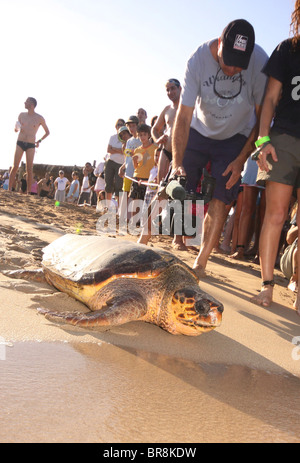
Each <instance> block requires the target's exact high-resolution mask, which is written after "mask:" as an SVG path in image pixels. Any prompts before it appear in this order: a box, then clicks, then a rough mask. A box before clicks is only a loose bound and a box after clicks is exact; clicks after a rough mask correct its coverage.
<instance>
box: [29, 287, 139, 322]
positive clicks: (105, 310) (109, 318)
mask: <svg viewBox="0 0 300 463" xmlns="http://www.w3.org/2000/svg"><path fill="white" fill-rule="evenodd" d="M37 310H38V312H40V313H42V314H43V315H45V317H46V318H47V319H49V320H51V321H55V322H64V323H68V324H70V325H76V326H82V327H96V326H114V325H123V324H124V323H127V322H130V321H134V320H138V319H140V318H141V317H143V316H144V315H145V314H146V312H147V303H146V301H145V299H144V297H143V296H142V295H141V294H139V293H135V292H131V293H130V295H128V294H123V295H122V296H117V297H114V298H112V299H111V300H110V301H108V302H107V305H105V306H103V307H102V308H101V309H100V310H96V311H94V312H88V313H78V312H73V313H72V312H53V311H50V310H47V309H37Z"/></svg>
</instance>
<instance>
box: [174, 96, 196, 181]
mask: <svg viewBox="0 0 300 463" xmlns="http://www.w3.org/2000/svg"><path fill="white" fill-rule="evenodd" d="M193 112H194V108H192V107H190V106H185V105H183V104H181V105H180V106H179V108H178V111H177V115H176V119H175V124H174V129H173V137H172V156H173V169H172V174H171V176H172V175H173V174H177V175H178V174H179V175H184V174H185V172H184V169H183V167H182V162H183V157H184V152H185V149H186V146H187V142H188V139H189V133H190V125H191V121H192V117H193Z"/></svg>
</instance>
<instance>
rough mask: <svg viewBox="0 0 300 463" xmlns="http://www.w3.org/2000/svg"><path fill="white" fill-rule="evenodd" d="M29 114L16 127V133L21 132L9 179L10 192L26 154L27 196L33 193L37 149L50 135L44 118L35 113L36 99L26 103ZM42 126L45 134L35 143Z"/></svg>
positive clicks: (22, 114) (19, 119)
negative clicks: (34, 160)
mask: <svg viewBox="0 0 300 463" xmlns="http://www.w3.org/2000/svg"><path fill="white" fill-rule="evenodd" d="M24 104H25V108H26V109H27V113H21V114H20V115H19V118H18V121H17V123H16V126H15V132H18V131H20V133H19V136H18V140H17V147H16V151H15V156H14V163H13V166H12V171H11V175H10V179H9V188H8V189H9V191H12V189H13V188H15V186H16V173H17V170H18V167H19V164H20V162H21V159H22V156H23V153H24V151H25V153H26V174H27V194H30V192H31V185H32V180H33V159H34V153H35V148H38V147H39V145H40V143H41V142H42V141H43V140H45V138H46V137H48V135H49V134H50V132H49V129H48V127H47V125H46V122H45V119H44V118H43V116H40V115H39V114H37V113H36V112H35V107H36V105H37V101H36V99H35V98H32V97H29V98H27V100H26V101H25V103H24ZM40 126H42V127H43V129H44V131H45V134H44V135H43V136H42V138H40V139H39V140H38V141H37V142H36V141H35V137H36V133H37V131H38V129H39V127H40Z"/></svg>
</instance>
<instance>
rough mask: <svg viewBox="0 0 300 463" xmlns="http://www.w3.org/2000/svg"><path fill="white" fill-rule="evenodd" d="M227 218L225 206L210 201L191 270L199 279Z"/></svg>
mask: <svg viewBox="0 0 300 463" xmlns="http://www.w3.org/2000/svg"><path fill="white" fill-rule="evenodd" d="M226 217H227V209H226V204H225V203H223V202H222V201H220V200H219V199H215V198H214V199H212V200H211V202H210V204H209V208H208V211H207V214H206V216H205V219H204V223H203V235H202V243H201V247H200V251H199V254H198V256H197V258H196V260H195V262H194V266H193V269H194V271H195V272H196V273H197V275H198V276H199V277H203V276H204V275H205V267H206V265H207V261H208V258H209V256H210V254H211V252H212V250H213V248H214V246H215V244H216V241H217V239H218V238H219V236H220V234H221V231H222V228H223V226H224V223H225V220H226Z"/></svg>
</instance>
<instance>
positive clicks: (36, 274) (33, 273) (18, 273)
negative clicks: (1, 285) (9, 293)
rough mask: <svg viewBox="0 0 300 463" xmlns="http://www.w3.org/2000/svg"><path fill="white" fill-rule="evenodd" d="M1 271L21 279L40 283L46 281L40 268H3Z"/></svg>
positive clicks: (8, 275)
mask: <svg viewBox="0 0 300 463" xmlns="http://www.w3.org/2000/svg"><path fill="white" fill-rule="evenodd" d="M2 273H3V275H5V276H7V277H9V278H16V279H18V278H20V279H21V280H30V281H37V282H40V283H45V282H46V281H47V280H46V278H45V274H44V272H43V270H42V269H40V268H38V269H34V270H5V271H3V272H2Z"/></svg>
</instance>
